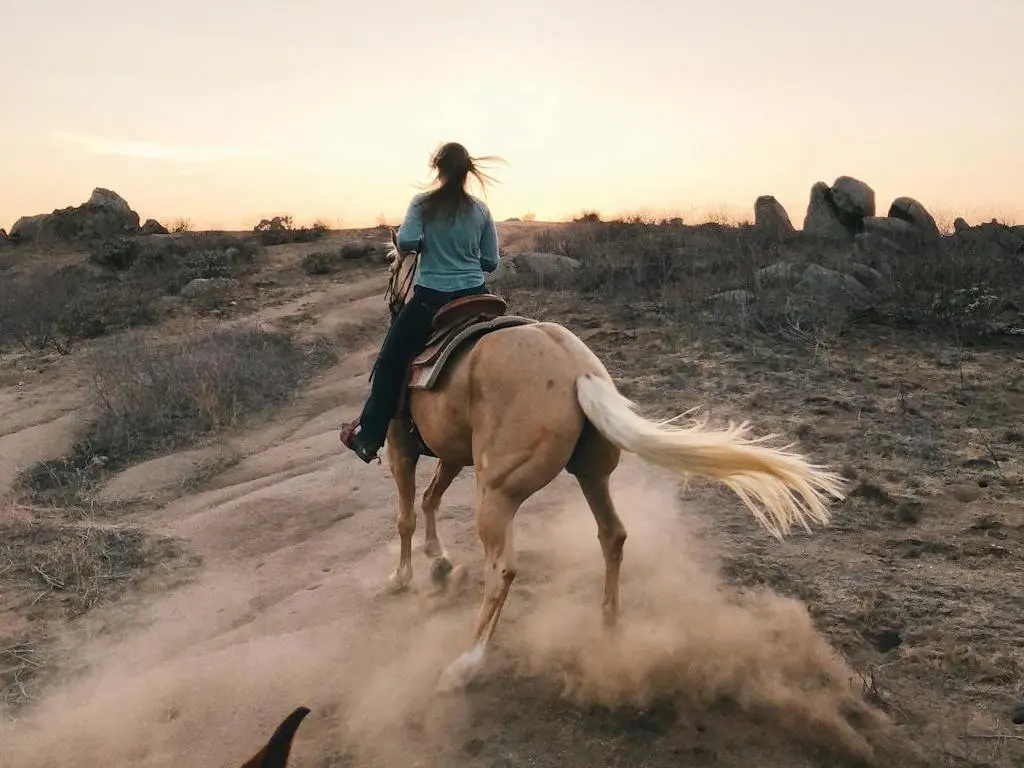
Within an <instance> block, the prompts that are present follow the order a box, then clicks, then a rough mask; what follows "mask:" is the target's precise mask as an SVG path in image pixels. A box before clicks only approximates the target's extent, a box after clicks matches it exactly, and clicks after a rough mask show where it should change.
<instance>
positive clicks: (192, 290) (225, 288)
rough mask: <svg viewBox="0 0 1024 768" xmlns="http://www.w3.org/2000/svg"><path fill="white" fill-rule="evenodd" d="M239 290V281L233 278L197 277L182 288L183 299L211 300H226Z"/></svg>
mask: <svg viewBox="0 0 1024 768" xmlns="http://www.w3.org/2000/svg"><path fill="white" fill-rule="evenodd" d="M237 289H238V281H237V280H235V279H234V278H231V277H197V278H195V279H194V280H189V281H188V282H187V283H185V285H184V286H183V287H182V289H181V291H180V295H181V297H182V298H183V299H191V300H200V301H202V300H209V299H219V298H225V297H227V296H230V295H232V294H233V293H234V292H235V291H236V290H237Z"/></svg>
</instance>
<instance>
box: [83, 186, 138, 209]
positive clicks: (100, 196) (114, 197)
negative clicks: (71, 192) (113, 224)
mask: <svg viewBox="0 0 1024 768" xmlns="http://www.w3.org/2000/svg"><path fill="white" fill-rule="evenodd" d="M85 204H86V205H92V206H95V207H97V208H109V209H110V210H111V211H116V212H118V213H121V214H124V215H125V216H131V214H132V213H133V211H132V208H131V206H130V205H128V201H127V200H125V199H124V198H123V197H121V196H120V195H119V194H117V192H114V191H113V190H110V189H104V188H103V187H96V189H94V190H93V191H92V194H91V195H89V199H88V200H86V202H85Z"/></svg>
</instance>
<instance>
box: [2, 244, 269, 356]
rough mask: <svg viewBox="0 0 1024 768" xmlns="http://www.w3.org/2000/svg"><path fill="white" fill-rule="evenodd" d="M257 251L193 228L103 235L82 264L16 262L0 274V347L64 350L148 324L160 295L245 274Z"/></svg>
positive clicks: (159, 309) (158, 309)
mask: <svg viewBox="0 0 1024 768" xmlns="http://www.w3.org/2000/svg"><path fill="white" fill-rule="evenodd" d="M8 250H11V251H12V252H13V251H20V250H21V249H17V248H11V249H8ZM257 259H258V248H257V246H256V245H255V244H254V243H253V242H251V241H250V240H243V239H240V238H236V237H232V236H230V235H222V234H217V233H201V234H184V235H181V236H177V237H173V238H172V237H166V236H165V237H158V238H132V237H122V238H115V239H113V240H107V241H104V242H101V243H99V244H97V245H96V246H95V247H94V248H93V249H92V251H91V252H90V253H89V258H88V263H86V264H82V263H74V264H67V265H64V266H61V267H58V268H56V269H55V268H53V267H52V266H50V265H48V264H47V263H46V262H45V261H39V260H37V261H36V262H35V263H29V264H22V265H21V266H22V267H23V268H22V269H20V270H13V269H8V270H6V273H5V274H4V276H3V279H2V280H0V349H4V348H10V347H12V346H14V345H20V346H22V347H23V348H25V349H27V350H44V349H52V350H56V351H57V352H59V353H60V354H67V353H68V352H70V351H71V350H72V348H73V347H74V346H75V344H76V343H78V342H80V341H82V340H86V339H93V338H96V337H99V336H103V335H105V334H109V333H112V332H116V331H120V330H125V329H129V328H135V327H139V326H145V325H151V324H153V323H155V322H157V321H159V320H160V319H161V316H162V315H163V314H166V313H167V308H166V307H165V306H163V305H162V304H161V298H162V297H164V296H175V295H177V294H178V293H179V292H180V291H181V289H182V288H183V287H184V286H185V285H187V284H188V283H189V281H191V280H193V279H196V278H225V277H226V278H238V277H240V276H243V275H246V274H249V273H250V272H251V271H252V270H253V269H254V268H255V267H256V264H257Z"/></svg>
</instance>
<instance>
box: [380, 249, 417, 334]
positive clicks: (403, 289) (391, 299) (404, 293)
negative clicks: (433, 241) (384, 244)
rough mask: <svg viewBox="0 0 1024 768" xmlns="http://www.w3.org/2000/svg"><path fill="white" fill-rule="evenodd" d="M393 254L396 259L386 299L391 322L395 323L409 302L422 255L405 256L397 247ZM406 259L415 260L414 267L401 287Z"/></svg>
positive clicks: (392, 267) (408, 254) (385, 295)
mask: <svg viewBox="0 0 1024 768" xmlns="http://www.w3.org/2000/svg"><path fill="white" fill-rule="evenodd" d="M391 253H393V254H394V259H393V261H392V262H391V268H390V272H391V277H390V279H389V280H388V287H387V290H386V291H385V292H384V298H385V300H386V301H387V303H388V312H389V313H390V314H391V320H392V321H394V319H395V318H396V317H398V313H399V312H401V311H402V307H404V306H405V303H406V301H408V300H409V291H411V290H412V285H413V281H415V280H416V268H417V267H418V266H419V259H420V254H419V252H418V251H413V252H412V253H406V254H405V255H403V254H402V253H401V252H400V251H399V250H398V248H397V247H392V249H391ZM406 259H412V260H413V262H412V267H411V268H409V269H408V270H407V271H406V275H405V279H404V280H403V281H402V285H401V286H399V285H398V281H399V276H400V275H401V273H402V268H403V267H404V266H405V260H406Z"/></svg>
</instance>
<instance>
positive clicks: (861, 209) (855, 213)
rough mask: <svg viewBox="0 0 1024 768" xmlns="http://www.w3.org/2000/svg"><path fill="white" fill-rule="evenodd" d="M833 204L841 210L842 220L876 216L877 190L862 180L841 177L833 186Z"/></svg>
mask: <svg viewBox="0 0 1024 768" xmlns="http://www.w3.org/2000/svg"><path fill="white" fill-rule="evenodd" d="M832 202H833V203H834V204H835V206H836V208H837V209H839V213H840V218H842V217H843V216H846V217H849V219H850V220H851V221H855V220H858V219H863V218H864V217H865V216H874V215H875V190H873V189H872V188H871V187H869V186H868V185H867V184H865V183H864V182H863V181H861V180H860V179H855V178H853V177H852V176H840V177H839V178H837V179H836V180H835V181H834V182H833V184H832Z"/></svg>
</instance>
